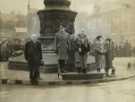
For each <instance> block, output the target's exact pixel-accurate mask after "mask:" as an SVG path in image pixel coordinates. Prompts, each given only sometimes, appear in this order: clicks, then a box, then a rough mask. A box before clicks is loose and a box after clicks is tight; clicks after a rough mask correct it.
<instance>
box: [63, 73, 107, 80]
mask: <svg viewBox="0 0 135 102" xmlns="http://www.w3.org/2000/svg"><path fill="white" fill-rule="evenodd" d="M104 75H105V72H100V73H99V72H88V73H86V74H85V73H63V74H62V79H63V80H90V79H102V78H103V77H104Z"/></svg>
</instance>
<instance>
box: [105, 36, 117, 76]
mask: <svg viewBox="0 0 135 102" xmlns="http://www.w3.org/2000/svg"><path fill="white" fill-rule="evenodd" d="M105 49H106V53H105V62H106V66H105V71H106V76H109V69H112V74H115V68H114V67H113V64H112V61H113V59H114V55H113V50H114V44H113V41H112V40H111V39H110V38H107V39H106V40H105Z"/></svg>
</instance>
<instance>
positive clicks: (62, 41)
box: [56, 31, 69, 60]
mask: <svg viewBox="0 0 135 102" xmlns="http://www.w3.org/2000/svg"><path fill="white" fill-rule="evenodd" d="M68 37H69V34H68V33H67V32H65V31H60V32H57V33H56V50H57V55H58V59H59V60H67V59H68Z"/></svg>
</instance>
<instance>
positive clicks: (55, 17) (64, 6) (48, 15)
mask: <svg viewBox="0 0 135 102" xmlns="http://www.w3.org/2000/svg"><path fill="white" fill-rule="evenodd" d="M44 4H45V7H46V8H45V9H44V10H41V11H39V12H38V15H39V18H40V28H41V29H40V34H41V36H40V40H41V42H42V45H43V52H53V53H54V52H55V49H56V45H55V44H56V43H55V34H56V32H58V31H59V28H60V25H62V26H64V27H65V28H66V31H67V32H68V33H69V34H74V21H75V17H76V15H77V13H76V12H74V11H71V10H70V8H69V7H70V1H68V0H44ZM69 56H70V55H69ZM69 63H71V64H74V58H73V60H72V61H70V62H69Z"/></svg>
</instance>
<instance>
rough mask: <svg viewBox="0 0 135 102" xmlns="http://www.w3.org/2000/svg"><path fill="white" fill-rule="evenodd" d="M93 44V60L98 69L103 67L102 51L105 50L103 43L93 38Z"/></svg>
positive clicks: (103, 56)
mask: <svg viewBox="0 0 135 102" xmlns="http://www.w3.org/2000/svg"><path fill="white" fill-rule="evenodd" d="M93 46H94V51H95V61H96V67H97V68H100V69H104V68H105V63H106V62H105V55H104V53H105V52H106V50H105V45H104V43H102V42H100V41H98V40H95V41H94V43H93Z"/></svg>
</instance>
